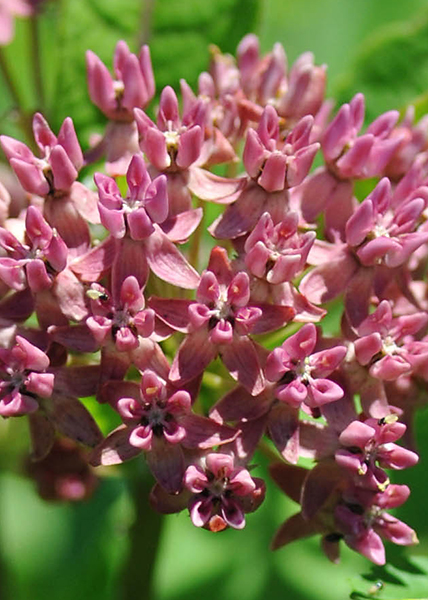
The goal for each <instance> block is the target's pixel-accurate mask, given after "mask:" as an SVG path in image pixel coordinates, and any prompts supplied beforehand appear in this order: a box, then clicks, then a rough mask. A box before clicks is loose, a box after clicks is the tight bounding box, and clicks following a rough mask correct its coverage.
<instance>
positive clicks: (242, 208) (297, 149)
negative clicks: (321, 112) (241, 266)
mask: <svg viewBox="0 0 428 600" xmlns="http://www.w3.org/2000/svg"><path fill="white" fill-rule="evenodd" d="M312 124H313V118H312V117H311V116H307V117H304V118H303V119H301V121H299V123H297V125H296V126H295V127H294V128H293V129H292V130H291V132H290V133H289V134H288V136H287V137H286V139H285V141H281V140H280V137H279V124H278V115H277V113H276V111H275V109H274V108H273V107H272V106H267V107H266V108H265V109H264V111H263V114H262V117H261V120H260V123H259V126H258V128H257V131H256V130H254V129H250V130H249V131H248V134H247V139H246V143H245V148H244V153H243V162H244V165H245V168H246V171H247V173H248V176H247V178H246V179H245V178H244V181H246V185H245V187H244V189H243V190H242V191H241V192H240V194H239V196H238V197H237V199H236V200H235V201H234V202H233V204H231V206H228V207H227V209H226V210H225V212H224V213H223V214H222V215H220V217H218V218H217V219H216V220H215V221H214V223H213V224H212V225H210V227H209V231H210V233H211V234H212V235H213V236H214V237H215V238H219V239H228V238H232V239H235V238H237V237H239V236H241V235H244V234H246V233H248V232H250V231H251V230H252V229H253V228H254V227H255V225H256V223H257V221H258V219H259V218H260V217H261V216H262V214H263V213H264V212H268V213H269V214H270V216H271V217H272V220H273V222H274V224H277V223H279V222H280V221H282V220H283V219H284V218H286V215H287V213H288V211H289V194H288V189H289V188H290V187H291V186H296V185H298V184H299V183H301V181H302V180H303V179H304V178H305V177H306V175H307V173H308V171H309V169H310V167H311V164H312V161H313V159H314V157H315V154H316V152H317V150H318V148H319V144H317V143H315V144H312V143H311V142H310V132H311V128H312Z"/></svg>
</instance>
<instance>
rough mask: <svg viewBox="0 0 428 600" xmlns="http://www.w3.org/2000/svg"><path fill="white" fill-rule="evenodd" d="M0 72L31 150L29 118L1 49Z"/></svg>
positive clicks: (31, 139)
mask: <svg viewBox="0 0 428 600" xmlns="http://www.w3.org/2000/svg"><path fill="white" fill-rule="evenodd" d="M0 72H1V74H2V75H3V79H4V81H5V84H6V87H7V89H8V91H9V94H10V97H11V98H12V102H13V103H14V105H15V106H14V108H15V110H16V111H17V113H18V115H19V126H20V127H21V129H22V132H23V133H24V135H25V137H26V138H27V143H28V144H29V145H30V146H31V147H32V148H33V147H34V141H33V129H32V125H31V118H30V116H29V115H28V114H27V112H26V111H25V109H24V107H23V102H22V98H21V95H20V92H19V91H18V88H17V87H16V85H15V82H14V80H13V77H12V73H11V72H10V69H9V66H8V63H7V59H6V56H5V53H4V51H3V49H2V48H1V47H0Z"/></svg>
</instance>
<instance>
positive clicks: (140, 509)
mask: <svg viewBox="0 0 428 600" xmlns="http://www.w3.org/2000/svg"><path fill="white" fill-rule="evenodd" d="M140 465H141V462H140V461H134V463H133V465H132V466H133V467H137V468H136V469H134V471H135V472H134V473H133V476H132V477H130V483H129V485H130V494H131V498H132V500H133V503H134V510H135V521H134V523H133V524H132V526H131V528H130V530H129V540H130V545H129V552H128V558H127V560H126V562H125V564H124V568H123V571H122V585H123V587H122V590H123V595H122V600H135V599H136V598H144V599H145V600H152V599H154V587H153V574H154V568H155V564H156V558H157V554H158V548H159V541H160V538H161V529H162V524H163V518H162V515H160V514H158V513H156V512H155V511H154V510H153V509H152V508H151V507H150V504H149V494H150V490H151V488H152V487H153V483H154V482H153V479H152V477H151V475H150V474H149V472H148V470H146V472H145V473H143V476H141V475H142V474H141V472H140V469H138V467H139V466H140Z"/></svg>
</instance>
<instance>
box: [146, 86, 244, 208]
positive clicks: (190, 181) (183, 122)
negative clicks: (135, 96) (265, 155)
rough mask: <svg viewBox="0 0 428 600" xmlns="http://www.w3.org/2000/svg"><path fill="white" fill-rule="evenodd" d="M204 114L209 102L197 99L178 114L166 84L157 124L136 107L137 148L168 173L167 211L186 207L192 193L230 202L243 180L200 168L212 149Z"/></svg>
mask: <svg viewBox="0 0 428 600" xmlns="http://www.w3.org/2000/svg"><path fill="white" fill-rule="evenodd" d="M207 114H208V104H207V103H206V102H205V100H203V99H197V100H195V101H194V102H193V103H192V104H191V105H190V106H189V107H187V111H186V112H185V113H184V114H183V117H182V118H180V114H179V108H178V99H177V96H176V94H175V92H174V90H173V89H172V88H171V87H169V86H167V87H166V88H164V90H163V91H162V94H161V97H160V101H159V111H158V116H157V121H156V124H155V123H153V121H152V120H151V119H150V118H149V117H148V116H147V115H146V114H145V113H144V112H143V111H142V110H138V109H136V110H135V119H136V122H137V126H138V131H139V135H140V148H141V150H142V151H143V152H144V154H145V155H146V157H147V159H148V160H149V162H150V163H151V165H152V166H153V168H154V169H155V171H156V172H157V173H164V174H165V175H166V177H167V181H168V196H169V200H170V207H169V212H170V215H177V214H179V213H181V212H183V211H188V210H189V209H190V208H191V200H192V197H191V194H192V193H194V194H195V195H196V196H198V197H199V198H201V199H202V200H210V201H212V202H219V203H230V202H233V200H235V199H236V197H237V195H238V194H239V191H240V190H241V189H242V187H243V185H244V183H245V181H244V179H243V178H237V179H226V178H223V177H218V176H216V175H214V174H213V173H210V172H209V171H206V170H205V169H201V168H200V167H201V165H202V164H204V163H205V162H206V161H207V160H208V159H209V154H210V153H213V152H215V148H214V149H213V148H211V145H212V141H211V140H208V141H207V143H206V144H205V142H204V140H205V128H206V125H207ZM207 147H209V148H210V150H209V151H208V152H207V150H208V148H207ZM220 154H221V152H220Z"/></svg>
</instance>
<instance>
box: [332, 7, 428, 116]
mask: <svg viewBox="0 0 428 600" xmlns="http://www.w3.org/2000/svg"><path fill="white" fill-rule="evenodd" d="M427 36H428V14H427V13H422V14H421V15H420V16H419V17H418V18H417V19H412V20H411V21H409V22H401V23H396V24H393V25H391V26H390V27H388V28H386V29H382V30H381V32H379V33H375V34H374V35H373V36H372V37H371V38H370V39H369V40H368V41H367V42H366V43H365V44H364V48H363V49H362V51H361V52H360V53H359V55H358V57H357V59H356V61H355V66H354V69H353V70H352V71H349V73H348V74H347V76H346V77H344V78H343V82H342V85H340V86H339V93H338V100H339V103H343V102H348V101H349V100H350V99H351V98H352V96H353V95H354V94H355V93H357V92H363V93H364V94H365V97H366V118H367V121H371V120H373V119H374V118H376V117H377V116H378V115H379V114H380V113H381V112H383V111H385V110H390V109H392V108H398V109H400V108H403V107H405V106H406V105H408V104H409V103H413V102H414V101H415V100H417V99H418V98H420V100H419V104H422V105H423V107H424V108H425V109H426V108H427V101H426V97H425V94H426V91H427V87H428V47H427V44H426V39H427ZM419 108H421V107H419ZM420 112H421V111H420Z"/></svg>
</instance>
